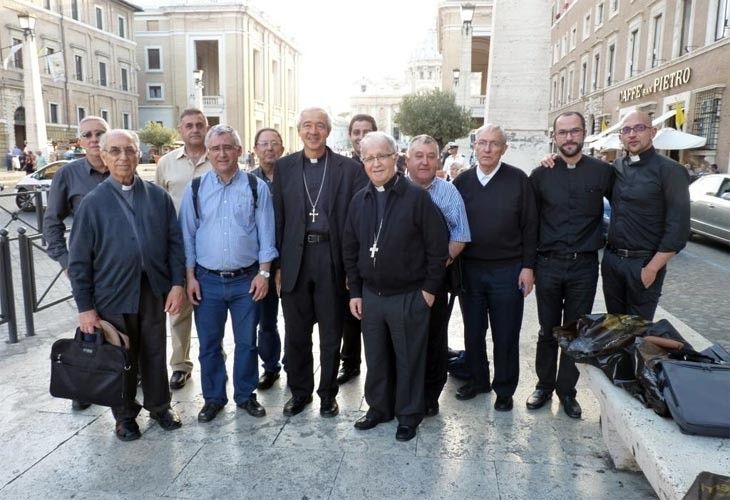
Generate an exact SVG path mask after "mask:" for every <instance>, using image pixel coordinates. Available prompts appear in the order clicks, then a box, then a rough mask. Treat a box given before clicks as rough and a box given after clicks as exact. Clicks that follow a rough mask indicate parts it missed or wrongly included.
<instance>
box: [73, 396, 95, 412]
mask: <svg viewBox="0 0 730 500" xmlns="http://www.w3.org/2000/svg"><path fill="white" fill-rule="evenodd" d="M89 406H91V403H86V402H85V401H79V400H78V399H74V400H73V401H71V408H72V409H73V410H74V411H81V410H85V409H87V408H88V407H89Z"/></svg>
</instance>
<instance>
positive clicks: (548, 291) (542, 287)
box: [535, 252, 598, 399]
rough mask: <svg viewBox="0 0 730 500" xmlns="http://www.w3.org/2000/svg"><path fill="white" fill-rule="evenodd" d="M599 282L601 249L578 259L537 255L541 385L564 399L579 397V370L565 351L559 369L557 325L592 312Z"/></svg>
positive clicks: (537, 358) (536, 275)
mask: <svg viewBox="0 0 730 500" xmlns="http://www.w3.org/2000/svg"><path fill="white" fill-rule="evenodd" d="M597 284H598V253H597V252H590V253H584V254H579V255H578V256H577V258H576V259H566V258H565V257H563V256H552V257H546V256H538V258H537V266H536V268H535V292H536V294H537V316H538V319H539V321H540V334H539V336H538V338H537V353H536V355H535V371H536V372H537V379H538V381H537V388H538V389H543V390H545V391H548V392H552V391H555V392H556V393H557V395H558V397H559V398H561V399H562V398H563V397H565V396H571V397H575V394H576V391H575V384H576V382H578V376H579V372H578V369H577V368H576V367H575V362H574V361H573V360H572V359H571V358H570V357H569V356H566V355H565V353H564V352H562V351H561V352H560V368H559V369H558V341H557V339H556V338H555V337H554V336H553V328H555V327H556V326H561V325H563V324H565V323H569V322H571V321H574V320H576V319H578V318H579V317H580V316H582V315H584V314H590V312H591V309H593V299H594V297H595V295H596V286H597ZM556 372H557V377H556Z"/></svg>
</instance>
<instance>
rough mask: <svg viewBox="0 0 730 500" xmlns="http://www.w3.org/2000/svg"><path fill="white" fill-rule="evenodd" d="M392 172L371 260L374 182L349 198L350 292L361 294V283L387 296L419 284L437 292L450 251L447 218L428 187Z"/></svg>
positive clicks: (374, 228)
mask: <svg viewBox="0 0 730 500" xmlns="http://www.w3.org/2000/svg"><path fill="white" fill-rule="evenodd" d="M396 175H397V178H398V182H395V183H394V184H393V185H392V187H391V188H390V189H389V192H388V194H387V196H388V198H387V201H386V205H385V218H384V219H383V229H382V231H381V234H380V237H379V239H378V252H377V254H376V258H375V260H373V259H372V258H371V257H370V247H371V246H372V245H373V241H374V239H375V234H376V233H377V230H378V226H379V222H380V221H379V220H378V217H377V208H376V200H375V187H374V186H373V185H372V183H368V185H367V187H365V188H364V189H362V190H361V191H359V192H358V193H357V194H356V195H355V198H354V199H353V200H352V203H351V204H350V211H349V213H348V215H347V227H346V228H345V241H344V247H343V253H344V258H345V267H346V269H347V283H348V287H349V289H350V297H352V298H356V297H362V287H363V284H364V285H365V286H366V287H367V288H368V289H369V290H371V291H373V292H374V293H377V294H379V295H386V296H387V295H394V294H397V293H404V292H408V291H413V290H417V289H422V290H425V291H427V292H429V293H432V294H435V293H437V292H438V291H439V290H440V289H441V288H442V287H443V282H444V274H445V273H446V259H447V257H448V256H449V231H448V228H447V227H446V223H445V222H444V219H443V216H442V215H441V212H440V211H439V209H438V207H437V206H436V205H435V204H434V203H433V201H431V197H430V196H429V194H428V192H426V190H424V189H422V188H420V187H418V186H416V185H414V184H413V183H411V182H409V181H408V180H406V179H405V178H404V177H403V176H401V174H396Z"/></svg>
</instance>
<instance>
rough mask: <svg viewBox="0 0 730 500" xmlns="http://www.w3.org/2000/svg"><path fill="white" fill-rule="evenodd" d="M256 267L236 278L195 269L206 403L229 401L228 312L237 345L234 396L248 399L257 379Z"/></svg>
mask: <svg viewBox="0 0 730 500" xmlns="http://www.w3.org/2000/svg"><path fill="white" fill-rule="evenodd" d="M254 275H255V271H251V272H250V273H248V274H244V275H241V276H237V277H235V278H221V277H220V276H216V275H215V274H211V273H208V272H206V271H203V270H201V269H199V268H198V269H196V270H195V276H196V278H197V280H198V282H199V283H200V293H201V295H202V296H203V298H202V299H201V300H200V305H197V306H195V328H196V329H197V330H198V340H199V342H200V352H199V354H198V360H199V361H200V370H201V376H200V378H201V384H202V386H203V398H204V399H205V402H206V403H217V404H222V405H224V404H226V403H227V402H228V398H227V396H226V363H225V358H224V357H223V333H224V330H225V326H226V319H227V318H228V312H229V311H230V313H231V320H232V322H233V338H234V340H235V343H236V348H235V351H234V355H233V399H234V401H235V402H236V404H240V403H243V402H245V401H246V400H247V399H248V398H249V397H250V396H251V394H253V391H254V389H256V384H257V383H258V376H259V375H258V366H257V362H256V356H257V353H256V323H258V319H259V318H258V316H259V309H258V307H257V304H256V303H255V302H254V301H253V298H252V297H251V294H250V293H248V290H249V288H250V287H251V280H252V279H253V277H254Z"/></svg>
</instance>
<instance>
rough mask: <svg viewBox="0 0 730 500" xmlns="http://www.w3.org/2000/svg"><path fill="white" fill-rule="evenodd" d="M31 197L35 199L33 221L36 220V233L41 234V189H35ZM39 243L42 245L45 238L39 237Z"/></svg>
mask: <svg viewBox="0 0 730 500" xmlns="http://www.w3.org/2000/svg"><path fill="white" fill-rule="evenodd" d="M33 198H34V199H35V222H36V228H38V233H40V234H43V213H44V209H43V191H40V190H39V191H36V192H35V193H33ZM41 243H42V244H43V245H45V244H46V241H45V239H43V238H41Z"/></svg>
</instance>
